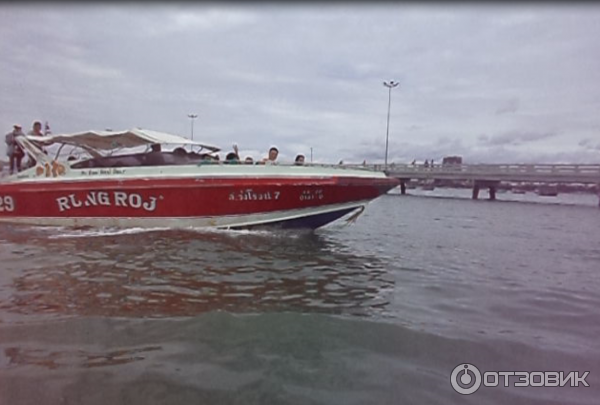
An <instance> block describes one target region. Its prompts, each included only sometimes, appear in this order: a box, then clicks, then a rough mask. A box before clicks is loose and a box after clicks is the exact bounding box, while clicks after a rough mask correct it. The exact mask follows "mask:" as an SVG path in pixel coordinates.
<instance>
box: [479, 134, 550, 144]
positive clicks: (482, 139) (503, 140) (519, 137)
mask: <svg viewBox="0 0 600 405" xmlns="http://www.w3.org/2000/svg"><path fill="white" fill-rule="evenodd" d="M556 135H557V133H555V132H535V131H518V130H515V131H510V132H505V133H503V134H499V135H493V136H487V135H480V136H479V137H478V141H479V144H480V145H493V146H497V145H522V144H524V143H528V142H535V141H540V140H543V139H549V138H552V137H555V136H556Z"/></svg>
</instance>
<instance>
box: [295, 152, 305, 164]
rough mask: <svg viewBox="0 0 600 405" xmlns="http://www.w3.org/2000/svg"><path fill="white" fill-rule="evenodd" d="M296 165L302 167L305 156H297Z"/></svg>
mask: <svg viewBox="0 0 600 405" xmlns="http://www.w3.org/2000/svg"><path fill="white" fill-rule="evenodd" d="M294 164H295V165H296V166H302V165H303V164H304V155H302V154H299V155H296V159H294Z"/></svg>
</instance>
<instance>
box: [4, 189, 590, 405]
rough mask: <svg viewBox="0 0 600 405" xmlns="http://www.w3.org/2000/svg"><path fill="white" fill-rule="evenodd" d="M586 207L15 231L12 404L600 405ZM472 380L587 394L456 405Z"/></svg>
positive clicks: (436, 201)
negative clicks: (512, 381)
mask: <svg viewBox="0 0 600 405" xmlns="http://www.w3.org/2000/svg"><path fill="white" fill-rule="evenodd" d="M416 194H418V193H416ZM499 198H501V197H500V196H499ZM586 198H587V197H585V198H581V199H579V200H578V199H577V198H575V197H572V201H571V200H570V201H569V202H568V205H563V204H538V203H536V204H531V203H528V204H525V203H516V202H501V201H496V202H488V201H469V200H466V199H460V198H452V199H448V198H420V197H416V196H391V195H390V196H385V197H382V198H380V199H379V200H376V201H375V202H374V203H372V204H371V205H370V206H369V207H368V209H367V210H366V212H365V214H364V215H363V216H362V217H361V218H359V220H358V221H357V222H356V223H355V224H354V225H352V226H350V227H343V228H338V227H334V228H331V229H324V230H321V231H318V232H317V233H269V232H200V231H193V230H189V231H169V230H153V231H142V230H131V231H127V232H120V231H116V230H107V229H104V230H74V229H61V228H41V227H24V226H10V225H2V226H0V242H1V243H0V269H1V271H0V404H190V403H194V404H196V403H206V404H234V403H235V404H252V403H254V404H399V403H415V404H454V403H455V404H462V403H469V404H486V403H489V404H504V403H527V404H530V403H539V404H565V403H569V404H597V403H598V402H597V401H598V397H599V396H600V389H599V387H600V343H598V336H600V314H599V311H598V308H600V294H599V291H600V273H599V272H600V243H599V242H600V209H598V208H597V207H596V206H595V205H596V204H597V200H595V203H594V202H590V201H591V200H590V201H588V200H587V199H586ZM465 362H468V363H472V364H475V365H476V366H477V367H479V369H480V370H482V371H485V370H488V371H494V370H495V371H507V370H514V371H565V372H569V371H582V372H583V371H590V374H589V376H588V377H587V382H588V383H589V384H590V385H591V386H590V387H578V388H575V387H553V388H549V387H528V388H519V387H514V386H513V387H509V388H505V387H495V388H492V387H481V388H480V389H479V390H478V391H477V392H476V393H474V394H472V395H469V396H463V395H459V394H458V393H456V392H454V391H453V389H452V387H451V385H450V373H451V372H452V370H453V369H454V367H455V366H457V365H458V364H460V363H465Z"/></svg>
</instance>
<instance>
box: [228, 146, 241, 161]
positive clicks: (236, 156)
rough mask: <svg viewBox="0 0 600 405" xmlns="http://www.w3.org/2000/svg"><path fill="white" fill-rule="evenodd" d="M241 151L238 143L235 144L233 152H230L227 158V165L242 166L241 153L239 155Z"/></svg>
mask: <svg viewBox="0 0 600 405" xmlns="http://www.w3.org/2000/svg"><path fill="white" fill-rule="evenodd" d="M239 152H240V151H239V149H238V146H237V144H236V143H234V144H233V152H229V153H228V154H227V155H226V156H225V162H224V163H226V164H240V163H241V162H240V153H239Z"/></svg>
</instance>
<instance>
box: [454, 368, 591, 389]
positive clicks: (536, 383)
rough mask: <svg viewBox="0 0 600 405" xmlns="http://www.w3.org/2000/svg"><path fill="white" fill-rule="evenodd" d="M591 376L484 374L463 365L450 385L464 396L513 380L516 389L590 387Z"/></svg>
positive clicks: (556, 373)
mask: <svg viewBox="0 0 600 405" xmlns="http://www.w3.org/2000/svg"><path fill="white" fill-rule="evenodd" d="M589 374H590V372H589V371H585V372H584V373H583V374H581V375H580V373H579V372H578V371H571V372H569V373H564V372H562V371H531V372H529V371H486V372H485V373H483V374H482V373H481V371H479V369H478V368H477V367H475V366H474V365H473V364H469V363H462V364H459V365H458V366H456V367H454V370H452V374H451V375H450V384H452V388H454V390H455V391H456V392H458V393H459V394H462V395H469V394H472V393H474V392H475V391H477V390H478V389H479V387H481V385H485V386H486V387H497V386H499V385H504V386H505V387H509V386H510V382H511V380H512V381H513V382H514V383H513V385H514V386H515V387H564V386H566V385H569V386H570V387H579V386H584V387H589V386H590V385H589V384H588V382H587V381H586V380H585V379H586V378H587V376H588V375H589ZM511 377H512V379H511ZM501 382H502V383H503V384H501Z"/></svg>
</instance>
